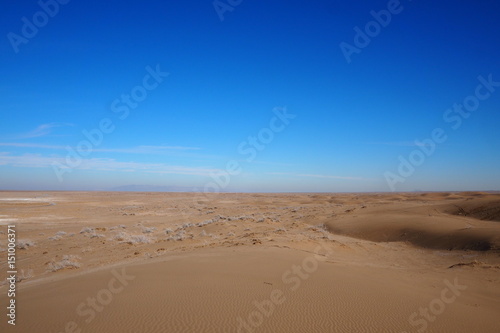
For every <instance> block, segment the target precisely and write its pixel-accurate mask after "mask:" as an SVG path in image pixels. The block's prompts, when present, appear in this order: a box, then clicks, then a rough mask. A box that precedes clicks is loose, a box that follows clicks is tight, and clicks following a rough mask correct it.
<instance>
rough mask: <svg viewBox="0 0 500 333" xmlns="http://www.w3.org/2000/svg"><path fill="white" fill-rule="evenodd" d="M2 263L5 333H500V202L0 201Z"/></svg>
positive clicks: (466, 198)
mask: <svg viewBox="0 0 500 333" xmlns="http://www.w3.org/2000/svg"><path fill="white" fill-rule="evenodd" d="M9 225H15V230H16V242H17V247H16V252H15V255H16V263H15V265H16V270H17V271H18V273H17V275H16V278H17V283H16V285H15V288H16V290H15V294H16V295H15V297H9V296H8V294H9V289H10V288H11V284H10V283H9V282H7V280H6V278H5V277H7V276H8V274H7V271H8V270H9V268H8V266H7V259H6V258H7V252H8V237H7V236H8V226H9ZM0 252H1V253H0V255H1V261H0V271H1V276H2V277H3V281H2V286H0V304H1V305H2V306H1V309H2V310H1V312H2V316H1V318H2V319H1V322H0V331H1V332H34V333H38V332H44V333H45V332H54V333H56V332H57V333H61V332H68V333H69V332H71V333H74V332H94V333H99V332H103V333H112V332H135V333H136V332H494V333H498V332H500V316H499V314H500V194H496V193H482V192H464V193H455V192H453V193H389V194H387V193H385V194H384V193H370V194H367V193H364V194H353V193H348V194H314V193H312V194H230V193H224V194H209V195H206V194H198V193H131V192H0ZM11 299H15V326H14V325H11V324H9V323H8V320H11V319H10V318H9V316H8V314H9V311H10V310H9V309H7V306H8V305H9V302H10V300H11Z"/></svg>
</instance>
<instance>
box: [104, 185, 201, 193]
mask: <svg viewBox="0 0 500 333" xmlns="http://www.w3.org/2000/svg"><path fill="white" fill-rule="evenodd" d="M109 191H116V192H198V191H199V189H196V188H194V187H187V186H155V185H124V186H117V187H113V188H110V189H109Z"/></svg>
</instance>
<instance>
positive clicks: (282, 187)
mask: <svg viewBox="0 0 500 333" xmlns="http://www.w3.org/2000/svg"><path fill="white" fill-rule="evenodd" d="M60 2H61V3H59V2H55V0H50V1H44V0H42V1H41V3H42V5H41V4H40V3H39V2H37V1H22V2H9V3H8V4H5V3H4V4H2V5H1V6H2V11H0V12H1V14H0V16H1V19H0V22H1V23H0V26H1V27H2V33H3V35H4V37H3V38H2V39H1V42H0V57H1V63H2V66H1V72H0V73H1V76H0V77H1V81H0V112H1V122H0V189H5V190H7V189H10V190H17V189H19V190H105V189H112V188H116V187H120V186H125V185H132V184H135V185H146V186H167V187H168V186H172V187H176V188H181V189H183V188H185V189H192V188H195V189H198V190H207V191H262V192H290V191H291V192H303V191H306V192H350V191H391V190H396V191H413V190H426V191H438V190H500V171H499V170H500V154H499V151H500V131H498V127H499V123H500V87H498V85H500V84H496V82H500V57H499V56H500V54H499V53H500V52H499V48H498V46H499V45H500V34H498V31H499V28H500V23H498V22H500V3H498V2H497V1H481V2H477V1H459V2H457V1H448V0H445V1H439V3H436V2H430V1H418V0H414V1H409V0H406V1H403V0H402V1H401V2H397V1H395V0H392V1H389V2H388V1H356V2H352V1H319V0H318V1H292V0H287V1H284V0H283V1H262V0H253V1H249V0H243V1H236V0H232V1H227V0H221V1H219V2H217V3H216V4H217V8H216V7H215V6H214V2H213V1H200V0H198V1H189V0H185V1H142V2H139V1H107V2H102V1H85V2H82V1H76V0H72V1H69V2H67V3H66V1H62V0H60ZM231 3H232V4H233V5H230V4H231ZM43 4H46V5H43ZM55 4H56V5H55ZM56 6H57V7H56ZM43 7H45V8H46V10H45V11H44V9H43ZM47 8H48V9H47ZM50 11H52V12H51V13H50V14H51V15H49V14H46V12H50ZM373 12H375V13H379V14H378V15H379V16H380V18H379V19H380V20H382V21H380V22H382V23H383V24H382V23H380V22H377V21H376V20H375V16H377V15H375V16H374V15H373ZM384 13H385V14H386V16H384ZM387 13H389V15H390V22H389V19H388V16H387ZM221 17H222V18H223V19H222V20H221ZM23 18H24V19H23ZM383 20H385V21H383ZM26 22H28V23H26ZM355 27H358V28H359V30H361V31H362V33H363V34H366V35H365V36H364V37H363V36H361V37H360V36H358V37H356V35H357V32H356V31H359V30H355V29H354V28H355ZM30 28H31V30H30ZM32 28H34V29H36V30H33V29H32ZM367 28H368V31H367V30H366V29H367ZM369 29H372V30H369ZM363 38H364V40H363ZM367 39H369V42H367ZM356 41H357V42H358V43H357V44H356ZM360 41H361V42H362V43H360ZM342 43H344V44H342ZM347 44H348V45H350V47H351V49H350V50H352V49H354V48H355V49H356V52H353V53H351V54H349V55H348V57H346V56H345V54H344V53H345V49H344V51H343V48H342V47H341V45H344V46H345V45H347ZM366 44H367V45H366ZM348 60H349V61H348ZM155 72H156V74H154V73H155ZM167 73H168V74H167ZM480 77H481V78H482V79H479V78H480ZM488 81H489V82H490V83H489V84H488ZM485 82H486V84H485ZM478 92H479V94H480V95H479V96H481V98H479V97H477V96H476V95H477V93H478ZM127 95H128V96H129V97H128V98H129V102H127V101H126V99H127ZM127 103H129V104H127ZM463 103H470V104H469V106H468V107H469V109H470V110H471V111H467V110H465V111H462V113H458V112H456V111H450V112H448V111H447V110H448V109H450V108H452V107H453V105H454V104H458V105H460V104H463ZM103 124H104V125H103ZM435 129H441V130H442V133H443V134H442V136H445V137H446V138H445V139H444V140H443V138H442V137H441V140H440V142H437V141H436V140H434V139H433V134H432V133H433V131H434V130H435ZM103 130H104V131H103ZM85 132H90V133H94V137H93V138H94V140H93V142H91V141H92V140H90V139H89V138H88V137H87V136H86V135H85ZM98 132H99V133H100V134H96V133H98ZM105 132H106V133H105ZM252 138H254V140H253V141H252ZM415 140H420V141H419V142H418V143H415ZM422 140H427V141H422ZM429 140H431V141H429ZM252 142H253V143H252ZM82 147H83V148H82ZM85 147H87V148H88V149H87V150H85V149H84V148H85ZM425 151H427V153H426V152H425ZM429 152H430V153H429ZM75 154H76V155H75ZM228 165H229V166H230V167H229V169H228Z"/></svg>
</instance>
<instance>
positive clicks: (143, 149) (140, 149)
mask: <svg viewBox="0 0 500 333" xmlns="http://www.w3.org/2000/svg"><path fill="white" fill-rule="evenodd" d="M0 147H17V148H39V149H52V150H66V149H67V147H71V146H69V145H66V146H64V145H45V144H38V143H21V142H0ZM200 149H201V148H199V147H183V146H137V147H131V148H94V149H93V150H92V151H94V152H107V153H126V154H155V153H156V154H161V153H166V152H169V151H190V150H200Z"/></svg>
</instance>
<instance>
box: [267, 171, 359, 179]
mask: <svg viewBox="0 0 500 333" xmlns="http://www.w3.org/2000/svg"><path fill="white" fill-rule="evenodd" d="M267 174H269V175H281V176H293V177H312V178H325V179H344V180H366V178H361V177H350V176H335V175H321V174H310V173H293V172H268V173H267Z"/></svg>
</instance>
